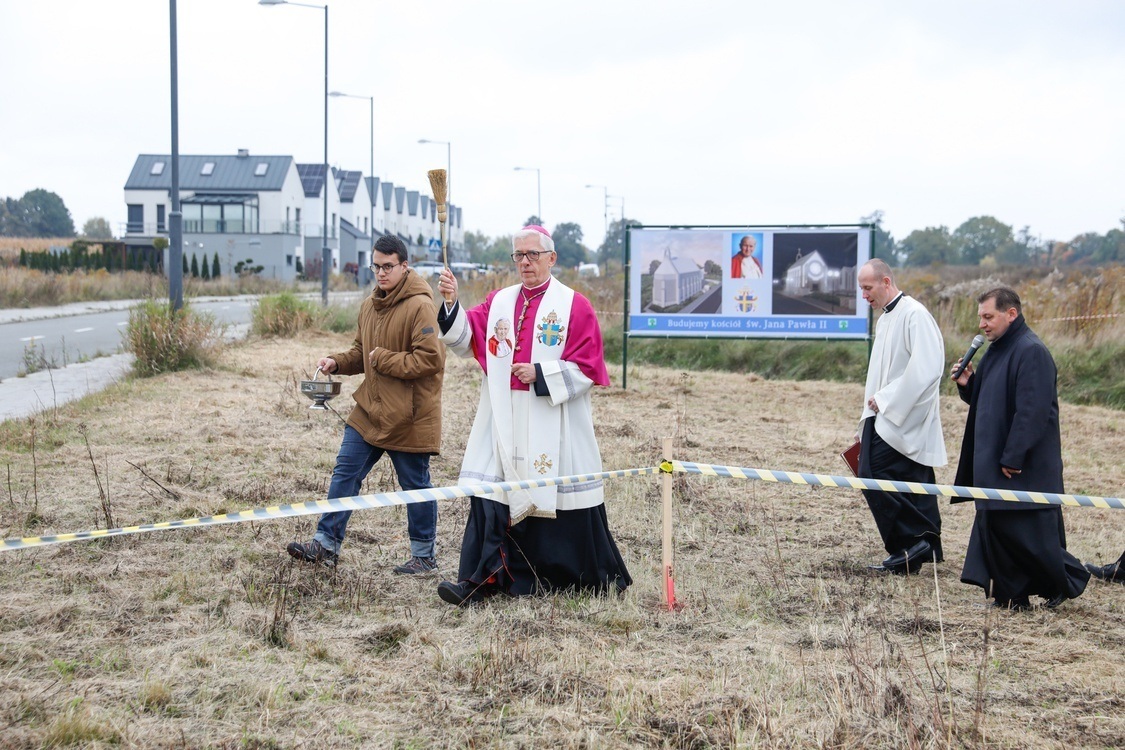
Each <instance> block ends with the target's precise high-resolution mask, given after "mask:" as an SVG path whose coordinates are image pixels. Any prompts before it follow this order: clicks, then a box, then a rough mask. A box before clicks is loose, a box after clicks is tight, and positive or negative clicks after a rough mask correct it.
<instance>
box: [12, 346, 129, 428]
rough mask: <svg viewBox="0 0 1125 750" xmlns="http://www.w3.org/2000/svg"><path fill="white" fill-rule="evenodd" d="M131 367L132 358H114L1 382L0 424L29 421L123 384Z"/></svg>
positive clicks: (44, 371) (127, 356) (120, 356)
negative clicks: (37, 415)
mask: <svg viewBox="0 0 1125 750" xmlns="http://www.w3.org/2000/svg"><path fill="white" fill-rule="evenodd" d="M132 366H133V355H132V354H114V355H113V356H112V357H98V358H97V359H92V360H90V361H89V362H82V363H80V364H74V365H70V366H68V367H60V368H57V369H50V370H40V371H39V372H33V373H31V374H30V375H27V376H25V377H22V378H6V379H5V380H3V381H0V421H3V420H7V419H19V418H22V417H28V416H31V415H32V414H38V413H39V412H43V411H48V410H50V409H53V408H55V407H56V406H62V405H63V404H65V403H67V402H68V401H74V400H76V399H79V398H82V397H83V396H85V395H87V394H90V393H97V392H98V391H100V390H102V389H103V388H106V387H108V386H110V385H112V384H113V383H116V382H119V381H121V380H123V379H124V378H125V376H126V375H127V374H128V372H129V369H130V368H131V367H132Z"/></svg>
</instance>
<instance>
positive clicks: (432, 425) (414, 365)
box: [329, 268, 445, 454]
mask: <svg viewBox="0 0 1125 750" xmlns="http://www.w3.org/2000/svg"><path fill="white" fill-rule="evenodd" d="M438 333H439V331H438V327H437V308H436V306H435V305H434V295H433V291H432V290H431V289H430V285H429V284H427V283H426V282H425V281H424V280H423V279H422V278H421V277H420V276H419V275H418V274H417V273H415V272H414V271H413V270H412V269H410V268H407V269H406V272H405V273H404V274H403V276H402V280H401V281H400V282H399V284H398V286H396V287H395V288H393V289H391V290H389V291H386V292H384V291H383V290H382V289H379V287H377V286H376V287H375V289H374V290H372V292H371V294H370V296H368V297H367V299H365V300H364V301H363V305H362V306H361V307H360V309H359V320H358V324H357V326H356V339H355V343H353V344H352V347H351V349H348V350H347V351H345V352H340V353H339V354H332V355H329V356H331V357H332V359H334V360H336V367H337V369H336V372H337V373H338V374H340V375H358V374H359V373H361V372H362V373H363V383H361V384H360V386H359V387H358V388H356V389H355V392H354V393H353V394H352V398H353V399H355V406H354V407H353V408H352V412H351V414H350V415H349V416H348V424H349V425H351V426H352V427H353V428H355V430H356V431H357V432H359V434H360V435H362V436H363V439H364V440H365V441H366V442H367V443H368V444H370V445H373V446H375V447H376V448H382V449H384V450H393V451H402V452H404V453H429V454H437V453H438V452H439V451H440V449H441V381H442V375H443V372H444V368H445V345H444V344H442V343H441V342H440V341H439V340H438ZM372 350H376V353H375V356H374V358H373V359H374V362H372V361H371V360H372V358H371V357H369V356H368V354H369V353H370V352H371V351H372Z"/></svg>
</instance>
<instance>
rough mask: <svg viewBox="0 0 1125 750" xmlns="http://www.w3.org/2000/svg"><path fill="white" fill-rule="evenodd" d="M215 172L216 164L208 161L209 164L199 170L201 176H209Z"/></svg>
mask: <svg viewBox="0 0 1125 750" xmlns="http://www.w3.org/2000/svg"><path fill="white" fill-rule="evenodd" d="M214 171H215V162H213V161H208V162H204V163H203V169H201V170H199V174H201V175H204V176H209V175H210V174H211V173H212V172H214Z"/></svg>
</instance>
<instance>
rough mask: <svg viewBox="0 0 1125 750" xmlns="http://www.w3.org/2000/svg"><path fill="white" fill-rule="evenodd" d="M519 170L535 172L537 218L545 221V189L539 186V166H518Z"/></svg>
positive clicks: (541, 221)
mask: <svg viewBox="0 0 1125 750" xmlns="http://www.w3.org/2000/svg"><path fill="white" fill-rule="evenodd" d="M515 170H516V171H517V172H534V173H535V218H537V219H539V223H540V224H542V223H543V191H542V190H541V189H540V186H539V167H516V168H515Z"/></svg>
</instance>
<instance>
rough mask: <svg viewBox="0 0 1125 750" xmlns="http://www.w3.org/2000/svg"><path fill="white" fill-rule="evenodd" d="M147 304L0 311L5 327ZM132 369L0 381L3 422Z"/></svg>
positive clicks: (96, 364)
mask: <svg viewBox="0 0 1125 750" xmlns="http://www.w3.org/2000/svg"><path fill="white" fill-rule="evenodd" d="M300 296H302V297H307V298H310V299H311V298H316V299H319V295H317V294H311V293H304V294H301V295H300ZM329 296H330V298H331V299H332V300H334V301H346V300H348V299H350V298H354V297H357V296H362V293H357V292H331V293H330V294H329ZM257 298H258V297H257V296H256V295H242V296H240V297H193V298H191V300H190V301H191V302H215V301H221V300H246V299H251V300H252V299H257ZM141 301H142V300H111V301H105V302H76V303H74V304H70V305H60V306H58V307H28V308H13V309H5V310H0V324H3V323H16V322H19V321H24V320H41V319H43V318H61V317H66V316H68V315H81V314H83V313H90V312H103V311H106V310H127V309H129V308H131V307H133V306H135V305H137V304H138V303H140V302H141ZM249 329H250V326H249V325H236V326H230V327H229V328H228V329H227V339H228V340H232V341H233V340H236V339H242V338H246V335H247V333H249ZM132 366H133V355H132V354H114V355H113V356H111V357H98V358H97V359H93V360H90V361H89V362H82V363H80V364H74V365H69V366H67V367H60V368H56V369H52V370H41V371H39V372H35V373H32V374H30V375H27V376H25V377H22V378H21V377H11V378H5V379H4V380H2V381H0V421H4V420H7V419H19V418H22V417H27V416H30V415H32V414H37V413H39V412H42V411H46V410H48V409H53V408H55V407H56V406H62V405H63V404H65V403H67V402H69V401H74V400H76V399H79V398H82V397H83V396H85V395H87V394H90V393H96V392H98V391H100V390H102V389H103V388H106V387H108V386H110V385H112V384H113V383H116V382H119V381H121V380H123V379H124V378H125V377H126V376H127V375H128V373H129V369H130V368H131V367H132Z"/></svg>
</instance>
